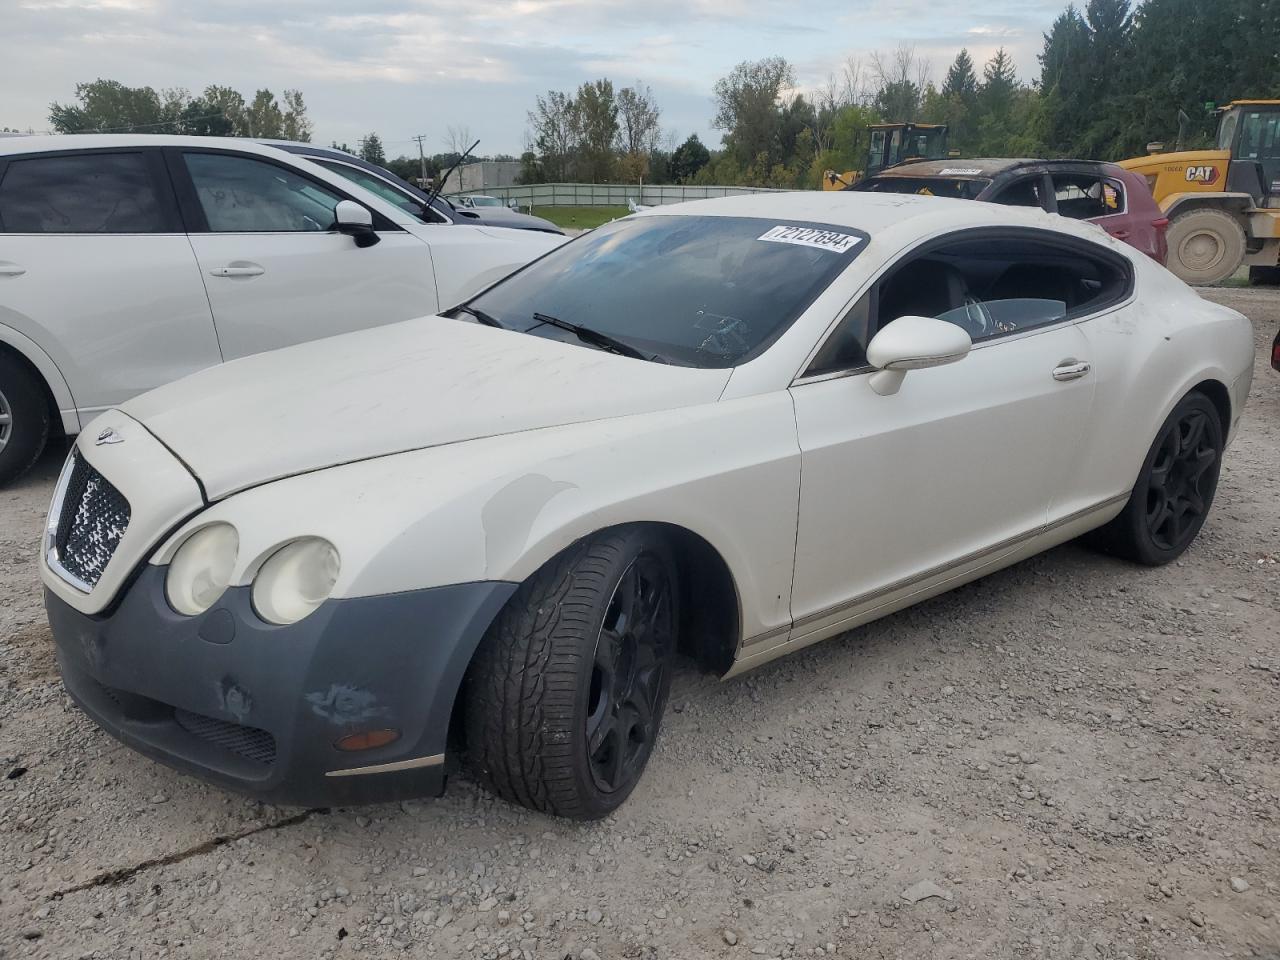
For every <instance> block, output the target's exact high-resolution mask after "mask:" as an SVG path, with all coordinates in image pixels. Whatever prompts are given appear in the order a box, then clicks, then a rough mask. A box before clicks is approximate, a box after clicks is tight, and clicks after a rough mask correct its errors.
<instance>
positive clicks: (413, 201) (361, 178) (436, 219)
mask: <svg viewBox="0 0 1280 960" xmlns="http://www.w3.org/2000/svg"><path fill="white" fill-rule="evenodd" d="M307 159H308V160H310V161H311V162H312V163H318V164H319V165H320V166H322V167H324V168H325V169H326V170H329V171H330V172H332V173H336V174H337V175H338V176H340V177H346V178H347V179H348V180H350V181H351V182H352V183H357V184H359V185H360V186H362V187H364V188H365V189H366V190H368V191H369V192H370V193H372V194H374V195H375V196H378V197H381V198H382V199H383V200H386V201H387V202H388V203H394V204H395V205H396V206H397V207H399V208H400V209H401V210H403V211H405V213H411V214H413V215H414V216H415V217H418V218H419V219H421V220H423V221H425V222H427V223H447V222H448V221H446V220H445V218H444V217H443V216H441V215H440V214H439V213H436V211H435V210H432V211H430V214H429V215H428V214H427V213H425V212H424V210H423V206H422V201H421V200H419V199H418V198H417V197H414V196H411V195H410V194H407V193H405V192H404V191H403V190H401V189H400V188H399V187H397V186H396V185H395V184H393V183H389V182H387V181H386V180H383V179H382V178H381V177H379V176H376V175H374V174H372V173H370V172H369V171H368V170H361V169H360V168H358V167H353V166H351V165H350V164H346V163H342V162H341V161H338V160H320V159H317V158H315V157H308V158H307Z"/></svg>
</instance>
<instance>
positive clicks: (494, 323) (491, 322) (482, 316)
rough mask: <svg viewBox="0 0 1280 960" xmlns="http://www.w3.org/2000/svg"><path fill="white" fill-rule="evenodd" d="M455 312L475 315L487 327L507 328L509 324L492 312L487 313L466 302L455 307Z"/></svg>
mask: <svg viewBox="0 0 1280 960" xmlns="http://www.w3.org/2000/svg"><path fill="white" fill-rule="evenodd" d="M453 312H455V313H467V314H470V315H471V316H473V317H475V318H476V320H477V321H478V322H480V323H483V324H484V325H485V326H486V327H497V328H498V329H499V330H506V329H507V325H506V324H505V323H503V322H502V321H501V320H499V319H498V318H497V317H495V316H494V315H493V314H491V313H485V312H484V311H483V310H477V309H476V308H475V307H469V306H467V305H466V304H465V303H464V304H461V305H460V306H456V307H454V308H453Z"/></svg>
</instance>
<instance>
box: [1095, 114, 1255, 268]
mask: <svg viewBox="0 0 1280 960" xmlns="http://www.w3.org/2000/svg"><path fill="white" fill-rule="evenodd" d="M1219 114H1220V117H1219V120H1218V137H1217V143H1216V144H1215V148H1214V149H1212V150H1184V151H1179V152H1177V153H1160V152H1159V151H1160V150H1161V149H1162V147H1163V145H1162V144H1151V145H1150V146H1149V147H1148V149H1149V150H1152V153H1151V154H1149V155H1148V156H1145V157H1135V158H1133V159H1131V160H1122V161H1120V166H1122V167H1125V168H1127V169H1129V170H1132V171H1134V172H1135V173H1138V174H1141V175H1142V176H1144V177H1146V179H1147V184H1148V186H1150V187H1151V193H1152V194H1153V195H1154V196H1155V198H1156V202H1157V203H1158V204H1159V205H1160V209H1161V210H1163V211H1164V214H1165V216H1166V217H1168V218H1169V230H1168V233H1167V238H1168V241H1169V259H1168V267H1169V269H1170V270H1172V271H1173V272H1174V273H1176V274H1177V275H1178V276H1179V277H1181V278H1182V279H1183V280H1185V281H1187V282H1188V283H1217V282H1219V281H1221V280H1225V279H1226V278H1227V277H1229V276H1231V275H1232V274H1233V273H1235V272H1236V271H1237V270H1239V269H1240V267H1241V266H1246V265H1247V266H1248V267H1249V276H1250V280H1251V281H1254V282H1267V283H1274V282H1277V281H1280V100H1235V101H1233V102H1232V103H1229V104H1228V105H1227V106H1225V107H1223V108H1221V110H1219Z"/></svg>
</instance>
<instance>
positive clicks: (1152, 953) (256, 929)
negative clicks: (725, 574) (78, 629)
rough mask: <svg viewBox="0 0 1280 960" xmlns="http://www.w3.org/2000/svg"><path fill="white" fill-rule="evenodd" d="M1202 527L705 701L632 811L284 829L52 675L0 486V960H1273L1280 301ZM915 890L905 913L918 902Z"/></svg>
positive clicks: (353, 814) (327, 815)
mask: <svg viewBox="0 0 1280 960" xmlns="http://www.w3.org/2000/svg"><path fill="white" fill-rule="evenodd" d="M1208 295H1209V296H1212V297H1213V298H1214V299H1216V300H1220V301H1222V302H1225V303H1229V304H1231V305H1232V306H1235V307H1237V308H1238V309H1240V310H1243V311H1244V312H1246V313H1248V314H1249V315H1250V316H1251V317H1252V318H1253V320H1254V322H1255V325H1256V329H1257V333H1258V347H1259V363H1258V373H1257V379H1256V380H1255V384H1254V393H1253V397H1252V400H1251V402H1250V407H1249V410H1248V412H1247V415H1246V421H1245V425H1244V428H1243V431H1242V433H1241V435H1240V437H1239V439H1238V441H1237V443H1236V445H1235V446H1234V447H1233V449H1232V450H1231V451H1230V453H1229V455H1228V457H1227V461H1226V467H1225V469H1224V472H1223V476H1222V482H1221V486H1220V488H1219V493H1218V502H1217V504H1216V506H1215V508H1214V512H1213V515H1212V517H1211V519H1210V522H1209V525H1208V526H1207V527H1206V529H1205V531H1204V532H1203V534H1202V535H1201V537H1200V539H1199V541H1198V542H1197V543H1196V544H1195V545H1194V546H1193V547H1192V549H1191V550H1190V551H1189V552H1188V553H1187V555H1186V556H1185V557H1184V558H1183V560H1182V561H1180V562H1178V563H1176V564H1174V565H1171V566H1169V567H1166V568H1163V569H1160V570H1146V569H1139V568H1136V567H1133V566H1128V565H1126V564H1124V563H1120V562H1117V561H1113V560H1109V559H1105V558H1101V557H1098V556H1095V555H1094V554H1092V553H1089V552H1087V551H1086V550H1084V549H1082V548H1081V547H1079V546H1076V545H1067V546H1064V547H1061V548H1059V549H1056V550H1054V551H1052V552H1050V553H1048V554H1045V555H1043V556H1040V557H1038V558H1035V559H1033V560H1030V561H1028V562H1026V563H1023V564H1020V565H1019V566H1017V567H1014V568H1013V569H1010V570H1006V571H1004V572H1002V573H999V574H996V575H993V576H990V577H987V578H986V579H985V580H982V581H980V582H978V583H975V584H972V585H970V586H967V587H964V588H962V589H960V590H957V591H955V592H953V593H951V594H949V595H947V596H944V597H941V598H938V599H936V600H933V601H930V602H928V603H925V604H923V605H921V606H918V607H916V608H914V609H912V610H909V611H906V612H904V613H901V614H898V615H896V616H893V617H890V618H888V619H885V620H882V621H880V622H878V623H876V624H873V625H871V626H869V627H865V628H863V629H861V630H858V631H855V632H853V633H851V634H849V635H847V636H845V637H843V638H840V639H837V640H832V641H829V642H828V643H826V644H822V645H820V646H818V647H815V648H811V649H810V650H808V651H805V652H802V653H800V654H798V655H796V656H793V657H791V658H789V659H786V660H783V661H780V662H776V663H774V664H772V665H770V666H767V667H765V668H763V669H761V670H759V671H757V672H756V673H755V674H752V675H749V676H747V677H745V678H743V679H742V680H739V681H734V682H730V683H723V684H722V683H719V682H717V681H715V680H714V679H712V678H708V677H704V676H700V675H698V674H696V673H695V672H694V671H693V670H692V669H691V668H690V667H688V666H687V665H686V667H685V668H683V669H682V670H681V671H680V672H679V674H678V675H677V678H676V681H675V684H674V688H673V692H672V701H671V704H672V706H671V709H670V710H669V711H668V714H667V724H666V731H665V733H664V735H663V738H662V741H661V743H660V744H659V748H658V750H657V752H656V754H655V755H654V757H653V760H652V762H651V763H650V766H649V771H648V774H647V775H646V777H645V779H644V782H643V783H642V784H641V786H640V787H639V789H638V790H637V791H636V793H635V794H634V795H633V797H632V799H631V800H630V801H629V802H628V803H627V804H626V805H625V806H624V807H623V809H622V810H621V811H620V812H619V813H617V814H616V815H615V816H614V817H612V818H610V819H609V820H607V821H604V822H602V823H599V824H594V825H586V826H584V825H579V824H573V823H565V822H559V821H555V820H551V819H547V818H545V817H541V816H535V815H532V814H528V813H526V812H524V811H522V810H519V809H516V808H513V807H510V806H507V805H506V804H503V803H501V802H498V801H495V800H494V799H492V798H491V797H489V796H487V795H485V794H484V793H482V792H481V791H479V790H478V789H477V788H476V787H475V786H474V785H473V784H472V783H471V782H470V781H468V780H467V779H465V778H463V777H456V778H455V779H454V780H453V781H452V783H451V787H450V792H449V794H448V795H447V797H446V798H445V799H443V800H441V801H438V802H434V803H432V802H426V803H405V804H396V805H387V806H380V807H369V808H361V809H350V810H347V809H342V810H332V811H300V810H297V809H284V808H276V807H270V806H264V805H262V804H258V803H255V802H251V801H247V800H245V799H243V798H241V797H238V796H233V795H230V794H226V793H223V792H221V791H220V790H217V789H214V788H210V787H206V786H204V785H202V784H200V783H198V782H196V781H194V780H191V779H188V778H186V777H183V776H180V775H178V774H176V773H173V772H170V771H169V770H167V769H166V768H164V767H161V766H158V765H157V764H154V763H152V762H150V761H148V760H146V759H144V758H142V757H141V756H139V755H137V754H134V753H132V752H130V751H128V750H126V749H124V748H122V747H120V746H119V745H117V744H116V743H115V741H113V740H111V739H110V738H109V737H107V736H106V735H104V734H102V733H100V732H99V731H98V730H97V729H96V728H94V727H93V726H92V725H91V724H90V723H89V722H88V721H87V720H86V719H85V718H84V717H83V716H82V715H81V714H80V713H79V712H78V711H77V710H76V709H75V708H74V707H73V706H72V705H71V704H70V703H69V701H68V700H67V697H66V696H65V695H64V694H63V692H62V688H61V686H60V684H59V681H58V678H57V674H56V667H55V664H54V659H53V655H52V651H51V640H50V637H49V633H48V630H47V628H46V626H45V622H44V615H43V612H42V609H41V605H40V596H39V591H38V587H37V576H36V554H35V550H34V549H33V547H34V543H35V541H36V538H37V534H38V531H39V529H40V524H41V521H42V518H43V515H44V510H45V506H46V503H47V501H48V498H49V494H50V488H51V486H52V482H53V478H54V475H55V473H56V471H57V467H58V464H59V461H60V460H61V456H62V451H61V450H59V451H53V452H51V453H50V455H48V456H47V457H46V458H45V459H44V461H43V462H42V463H41V464H40V466H39V468H38V469H37V470H36V471H35V473H34V474H32V475H31V476H30V477H28V478H27V479H26V480H25V481H24V482H22V483H21V484H19V485H18V486H16V487H13V488H10V489H6V490H0V956H4V957H26V956H33V957H46V956H47V957H66V958H75V957H87V956H94V957H112V958H114V957H126V956H127V957H130V958H133V957H153V956H155V957H163V956H175V957H217V958H223V957H259V956H266V955H277V956H288V957H295V956H296V957H341V956H351V955H355V954H360V955H366V956H394V955H399V954H402V953H407V954H409V955H413V956H440V957H454V956H463V957H475V958H493V957H538V958H554V960H561V958H564V957H566V956H569V957H572V958H574V960H592V958H600V960H608V958H617V957H653V958H667V957H671V958H702V957H715V958H733V957H738V958H742V960H750V958H752V957H754V956H761V957H766V958H768V957H799V956H818V957H821V956H827V955H832V954H834V955H837V956H842V957H850V958H888V957H904V958H906V957H910V958H915V957H922V958H931V960H935V958H936V960H949V958H976V960H988V958H1003V957H1010V958H1012V957H1017V958H1039V957H1063V958H1080V957H1084V958H1091V960H1092V958H1113V957H1115V958H1118V957H1142V958H1153V960H1154V958H1160V960H1165V958H1179V957H1188V958H1200V957H1219V956H1222V957H1232V956H1235V957H1243V956H1261V957H1269V958H1277V957H1280V796H1278V795H1280V769H1278V768H1277V760H1280V640H1278V638H1280V566H1277V561H1278V560H1280V510H1277V505H1278V504H1280V479H1278V478H1280V375H1277V374H1275V373H1273V372H1272V371H1271V370H1270V369H1269V368H1268V367H1267V366H1266V363H1265V357H1266V354H1267V352H1268V350H1269V345H1270V340H1271V337H1272V336H1274V334H1275V331H1276V328H1277V326H1278V325H1280V293H1277V292H1275V291H1251V290H1215V291H1211V292H1210V293H1209V294H1208ZM913 901H914V902H913Z"/></svg>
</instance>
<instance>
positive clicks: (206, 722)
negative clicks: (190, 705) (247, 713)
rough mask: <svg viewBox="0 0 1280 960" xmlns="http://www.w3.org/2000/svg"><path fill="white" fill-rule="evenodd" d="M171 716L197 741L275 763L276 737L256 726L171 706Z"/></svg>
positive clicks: (264, 761)
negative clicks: (198, 739)
mask: <svg viewBox="0 0 1280 960" xmlns="http://www.w3.org/2000/svg"><path fill="white" fill-rule="evenodd" d="M173 719H174V720H176V721H177V722H178V726H180V727H182V729H183V730H185V731H187V733H189V734H191V735H192V736H193V737H199V738H200V739H201V740H207V741H209V742H210V743H216V744H217V745H218V746H220V747H222V748H223V749H224V750H230V751H231V752H232V753H234V754H238V755H239V756H242V757H244V758H246V759H248V760H254V761H257V762H258V763H264V764H266V763H275V760H276V738H275V737H273V736H272V735H271V734H269V733H267V731H265V730H259V729H258V728H257V727H243V726H241V725H240V724H238V723H231V722H229V721H227V720H218V719H215V718H214V717H206V716H204V715H203V714H199V713H191V712H190V711H188V710H180V709H177V708H175V709H174V711H173Z"/></svg>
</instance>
